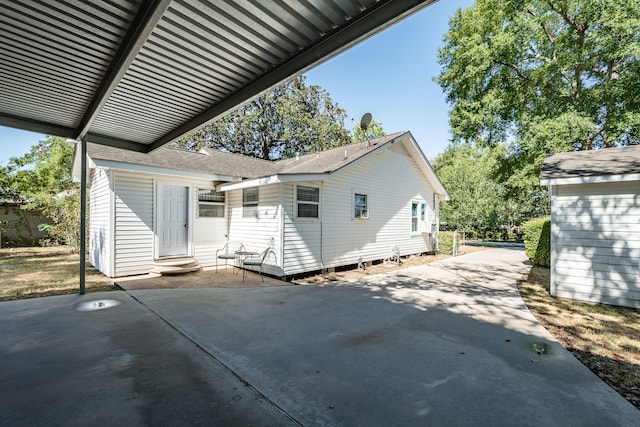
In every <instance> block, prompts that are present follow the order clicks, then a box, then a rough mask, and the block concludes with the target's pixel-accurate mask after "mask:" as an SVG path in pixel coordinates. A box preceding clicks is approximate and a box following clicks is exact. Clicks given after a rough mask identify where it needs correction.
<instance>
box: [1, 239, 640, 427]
mask: <svg viewBox="0 0 640 427" xmlns="http://www.w3.org/2000/svg"><path fill="white" fill-rule="evenodd" d="M527 268H528V267H527V265H526V264H525V257H524V253H523V251H521V250H508V249H496V250H490V251H483V252H477V253H473V254H470V255H465V256H462V257H459V258H455V259H449V260H446V261H441V262H438V263H434V264H430V265H427V266H421V267H416V268H412V269H407V270H402V271H399V272H395V273H393V274H385V275H377V276H370V277H368V278H367V279H366V280H359V281H357V282H352V283H339V284H330V285H321V286H318V285H313V286H280V287H262V288H242V289H223V288H217V289H177V290H166V289H164V290H133V291H129V292H117V293H116V292H112V293H104V294H100V295H97V294H93V295H86V296H85V297H79V296H65V297H52V298H42V299H39V300H30V301H16V302H9V303H1V304H0V325H1V327H2V331H3V333H2V335H1V336H0V360H1V365H0V366H1V369H2V373H1V374H0V399H1V400H0V402H2V411H0V424H1V425H45V424H46V425H52V424H66V425H92V424H93V425H115V424H118V425H156V424H162V425H194V424H204V425H230V426H239V425H252V426H267V425H270V426H281V425H304V426H415V425H497V426H502V425H504V426H513V425H522V426H524V425H531V426H534V425H535V426H540V425H545V426H546V425H562V426H570V425H576V426H587V425H593V426H602V425H607V426H613V425H628V426H632V425H640V411H638V410H636V409H635V408H634V407H633V406H632V405H630V404H629V403H628V402H626V401H625V400H624V399H622V398H621V397H620V396H619V395H618V394H616V393H615V392H614V391H613V390H612V389H610V388H609V387H608V386H607V385H606V384H604V383H603V382H601V381H600V380H599V379H598V378H597V377H596V376H595V375H593V374H592V373H591V372H590V371H589V370H587V369H586V368H584V367H583V366H582V365H581V364H580V363H579V362H577V361H576V360H575V359H574V358H573V357H572V356H571V355H570V354H569V353H568V352H566V351H565V350H564V349H562V347H561V346H560V345H558V344H557V343H556V342H555V340H554V339H553V338H552V337H551V336H550V335H549V334H548V333H547V332H546V330H545V329H544V328H542V327H541V326H540V325H539V324H538V323H537V322H536V321H535V319H534V318H533V317H532V316H531V315H530V314H529V312H528V311H527V310H526V308H525V307H524V305H523V303H522V300H521V299H520V296H519V294H518V291H517V288H516V287H515V281H516V280H517V279H518V278H519V277H520V276H521V275H522V274H523V273H525V272H526V271H527ZM98 297H101V298H110V299H114V300H117V302H120V304H119V305H116V306H114V307H112V308H106V309H102V310H97V311H77V310H76V308H83V306H82V304H85V303H87V302H89V303H90V305H89V308H91V307H92V306H91V304H93V305H94V306H95V305H96V303H94V301H95V300H96V299H97V298H98ZM79 304H80V305H79ZM107 305H108V304H107Z"/></svg>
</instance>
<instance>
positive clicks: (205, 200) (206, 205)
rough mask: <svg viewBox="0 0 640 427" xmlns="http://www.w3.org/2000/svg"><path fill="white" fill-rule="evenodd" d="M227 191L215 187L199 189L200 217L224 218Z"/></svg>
mask: <svg viewBox="0 0 640 427" xmlns="http://www.w3.org/2000/svg"><path fill="white" fill-rule="evenodd" d="M224 202H225V193H224V192H222V191H216V190H213V189H205V188H199V189H198V217H200V218H224V206H225V205H224Z"/></svg>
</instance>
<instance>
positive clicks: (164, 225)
mask: <svg viewBox="0 0 640 427" xmlns="http://www.w3.org/2000/svg"><path fill="white" fill-rule="evenodd" d="M76 157H77V156H76ZM88 157H89V165H90V171H91V172H90V173H91V192H90V215H91V216H90V227H89V234H90V261H91V263H92V264H93V265H94V266H95V267H96V268H98V269H99V270H100V271H101V272H103V273H104V274H106V275H107V276H111V277H118V276H125V275H134V274H144V273H147V272H148V271H149V270H150V269H151V268H153V265H154V262H156V261H157V260H162V259H170V258H173V257H184V256H187V257H193V258H195V259H196V260H197V261H198V262H199V263H200V264H201V265H203V266H205V267H210V266H213V265H214V264H215V263H216V250H217V249H219V248H221V247H222V246H223V245H224V244H225V243H226V242H228V241H235V242H241V243H242V244H243V245H244V246H245V248H247V249H250V250H254V251H263V250H265V249H267V248H271V251H272V255H271V256H270V258H269V260H268V262H267V265H266V266H265V268H264V270H265V272H266V273H269V274H273V275H276V276H280V277H282V276H291V275H295V274H300V273H305V272H310V271H315V270H322V269H326V268H332V267H338V266H342V265H348V264H355V263H357V262H360V261H363V262H366V261H372V260H379V259H384V258H389V257H391V256H392V255H395V254H399V255H401V256H404V255H409V254H416V253H423V252H432V251H434V250H435V249H436V248H435V245H436V242H437V230H438V206H439V202H440V201H441V200H446V199H447V198H448V195H447V193H446V191H445V189H444V187H443V186H442V184H441V183H440V181H439V180H438V178H437V176H436V175H435V173H434V171H433V169H432V168H431V165H430V164H429V162H428V161H427V159H426V158H425V157H424V154H423V153H422V151H421V150H420V148H419V147H418V145H417V143H416V141H415V140H414V139H413V137H412V135H411V134H410V133H409V132H402V133H397V134H393V135H388V136H385V137H382V138H377V139H374V140H372V141H371V142H370V143H369V142H363V143H358V144H351V145H347V146H344V147H340V148H336V149H332V150H327V151H323V152H319V153H312V154H307V155H304V156H296V157H295V158H291V159H284V160H280V161H275V162H273V161H266V160H260V159H254V158H248V157H244V156H239V155H235V154H229V153H224V152H220V151H217V150H211V149H205V150H202V151H201V152H198V153H195V152H186V151H179V150H172V149H169V148H162V149H159V150H157V151H155V152H153V153H151V154H140V153H131V152H126V151H123V150H119V149H117V148H109V147H101V146H95V145H91V144H90V145H89V146H88ZM77 163H79V161H78V159H77V158H76V164H77Z"/></svg>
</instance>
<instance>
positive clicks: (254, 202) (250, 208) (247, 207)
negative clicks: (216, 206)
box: [242, 187, 259, 218]
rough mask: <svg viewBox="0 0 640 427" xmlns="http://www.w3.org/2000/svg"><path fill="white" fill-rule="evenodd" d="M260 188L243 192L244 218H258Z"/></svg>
mask: <svg viewBox="0 0 640 427" xmlns="http://www.w3.org/2000/svg"><path fill="white" fill-rule="evenodd" d="M258 196H259V194H258V187H253V188H245V189H244V190H242V217H243V218H257V217H258Z"/></svg>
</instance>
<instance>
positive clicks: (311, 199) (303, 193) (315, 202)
mask: <svg viewBox="0 0 640 427" xmlns="http://www.w3.org/2000/svg"><path fill="white" fill-rule="evenodd" d="M296 200H297V203H298V218H318V217H319V208H320V189H319V188H315V187H303V186H300V185H298V186H297V187H296Z"/></svg>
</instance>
